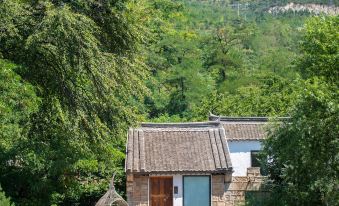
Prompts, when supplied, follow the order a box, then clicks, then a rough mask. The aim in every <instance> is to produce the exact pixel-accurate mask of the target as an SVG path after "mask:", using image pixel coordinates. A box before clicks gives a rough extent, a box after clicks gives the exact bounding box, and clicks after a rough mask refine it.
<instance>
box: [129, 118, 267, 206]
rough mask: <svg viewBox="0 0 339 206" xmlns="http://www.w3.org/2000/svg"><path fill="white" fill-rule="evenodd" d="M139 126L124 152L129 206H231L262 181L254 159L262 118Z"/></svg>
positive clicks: (262, 132)
mask: <svg viewBox="0 0 339 206" xmlns="http://www.w3.org/2000/svg"><path fill="white" fill-rule="evenodd" d="M209 119H210V121H209V122H198V123H164V124H157V123H144V124H141V127H139V128H135V129H130V130H129V132H128V140H127V146H126V154H127V156H126V168H125V169H126V175H127V183H126V184H127V185H126V186H127V188H126V190H127V202H128V204H129V205H130V206H210V205H213V206H214V205H216V206H221V205H222V206H228V205H230V206H232V205H239V204H242V203H244V201H245V197H246V193H247V192H249V191H258V190H259V189H260V185H261V183H262V182H263V180H264V179H265V177H263V176H262V175H261V174H260V168H259V167H258V162H257V161H256V155H257V153H258V151H259V150H260V149H261V142H262V140H263V138H264V137H265V136H266V132H265V131H266V130H265V126H266V125H267V118H228V117H218V116H214V115H211V116H210V117H209Z"/></svg>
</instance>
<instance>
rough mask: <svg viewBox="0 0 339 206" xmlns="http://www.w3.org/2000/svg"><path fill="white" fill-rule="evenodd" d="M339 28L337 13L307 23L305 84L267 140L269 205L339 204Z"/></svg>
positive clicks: (301, 62) (303, 62)
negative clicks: (288, 116) (285, 118)
mask: <svg viewBox="0 0 339 206" xmlns="http://www.w3.org/2000/svg"><path fill="white" fill-rule="evenodd" d="M334 25H336V26H334ZM338 28H339V27H338V17H326V18H323V17H316V18H313V19H311V20H310V21H309V22H308V23H307V25H306V34H305V41H304V43H303V47H302V48H303V56H304V57H305V58H302V60H301V61H300V63H299V66H300V68H301V69H302V70H303V71H304V72H305V73H304V75H305V77H307V78H308V79H307V80H305V82H303V83H302V85H301V88H302V90H300V91H301V92H300V94H299V98H298V100H297V101H296V104H295V106H294V109H293V110H292V112H291V120H290V121H289V122H286V123H283V124H282V125H281V126H280V127H278V128H277V129H276V130H274V132H273V133H272V134H271V135H270V137H269V138H268V140H267V141H266V142H265V154H264V156H265V157H267V156H268V157H269V158H270V161H268V171H269V175H270V176H269V177H270V179H271V181H272V184H273V190H272V193H273V194H272V197H273V198H272V199H271V202H269V203H268V205H270V204H272V201H273V202H274V203H275V204H276V205H277V204H278V203H279V204H280V205H338V204H339V196H338V191H337V190H338V185H339V181H338V176H339V170H338V167H339V159H338V151H339V141H338V135H339V127H338V121H339V120H338V117H339V107H338V106H339V102H338V79H337V78H334V77H333V76H332V75H336V74H337V68H336V67H335V66H334V65H333V64H334V62H335V61H337V60H338V47H337V45H338V44H339V39H338V35H333V34H337V33H338ZM317 50H318V51H319V56H318V55H316V54H317ZM311 56H313V57H314V58H315V59H310V57H311ZM315 56H318V57H315ZM277 202H278V203H277Z"/></svg>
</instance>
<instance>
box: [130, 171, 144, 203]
mask: <svg viewBox="0 0 339 206" xmlns="http://www.w3.org/2000/svg"><path fill="white" fill-rule="evenodd" d="M148 178H149V177H148V176H137V175H134V176H133V175H127V183H126V195H127V201H128V205H129V206H148Z"/></svg>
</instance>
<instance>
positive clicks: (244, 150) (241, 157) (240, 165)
mask: <svg viewBox="0 0 339 206" xmlns="http://www.w3.org/2000/svg"><path fill="white" fill-rule="evenodd" d="M227 142H228V147H229V150H230V156H231V161H232V167H233V170H234V172H233V174H232V176H246V175H247V168H248V167H251V150H261V149H262V144H261V142H260V141H253V140H251V141H239V140H238V141H229V140H228V141H227Z"/></svg>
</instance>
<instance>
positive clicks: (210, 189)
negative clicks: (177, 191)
mask: <svg viewBox="0 0 339 206" xmlns="http://www.w3.org/2000/svg"><path fill="white" fill-rule="evenodd" d="M185 177H208V179H209V184H210V186H209V198H210V201H209V203H210V204H209V206H211V205H212V176H211V175H183V176H182V206H185V204H184V203H185V202H184V201H185V182H184V178H185Z"/></svg>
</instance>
